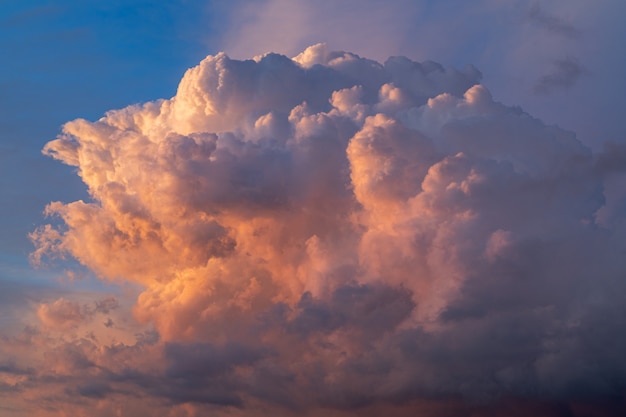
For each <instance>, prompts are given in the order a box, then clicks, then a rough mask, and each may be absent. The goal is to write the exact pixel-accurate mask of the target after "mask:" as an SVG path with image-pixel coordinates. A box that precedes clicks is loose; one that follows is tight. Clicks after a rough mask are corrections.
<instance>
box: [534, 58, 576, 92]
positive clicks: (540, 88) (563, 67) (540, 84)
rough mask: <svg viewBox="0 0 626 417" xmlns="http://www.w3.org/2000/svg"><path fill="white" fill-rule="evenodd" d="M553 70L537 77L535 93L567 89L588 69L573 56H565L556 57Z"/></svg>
mask: <svg viewBox="0 0 626 417" xmlns="http://www.w3.org/2000/svg"><path fill="white" fill-rule="evenodd" d="M553 67H554V69H553V71H552V72H551V73H549V74H547V75H544V76H543V77H541V78H539V79H538V80H537V82H536V83H535V86H534V88H533V91H534V92H535V93H536V94H551V93H554V92H557V91H562V90H567V89H569V88H570V87H572V86H573V85H574V84H576V82H577V81H578V79H579V78H580V77H581V76H582V75H584V74H587V73H588V71H587V70H586V69H585V67H583V66H582V65H580V64H579V63H578V61H577V60H576V59H575V58H572V57H567V58H564V59H558V60H556V61H554V63H553Z"/></svg>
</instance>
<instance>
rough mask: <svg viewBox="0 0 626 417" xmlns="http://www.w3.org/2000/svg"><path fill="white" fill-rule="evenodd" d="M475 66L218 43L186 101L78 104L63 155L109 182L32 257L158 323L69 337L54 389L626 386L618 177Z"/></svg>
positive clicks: (105, 402) (527, 391)
mask: <svg viewBox="0 0 626 417" xmlns="http://www.w3.org/2000/svg"><path fill="white" fill-rule="evenodd" d="M479 81H480V73H479V71H478V70H476V69H475V68H473V67H468V68H465V69H463V70H454V69H446V68H443V67H442V66H441V65H439V64H437V63H434V62H429V61H427V62H422V63H418V62H413V61H411V60H409V59H407V58H404V57H392V58H389V59H388V60H387V61H386V62H385V63H384V64H380V63H378V62H375V61H372V60H368V59H365V58H361V57H359V56H357V55H354V54H351V53H347V52H331V51H329V50H328V49H327V47H326V46H325V45H323V44H319V45H314V46H312V47H310V48H308V49H307V50H305V51H304V52H302V53H301V54H300V55H298V56H297V57H295V58H293V59H289V58H287V57H285V56H281V55H276V54H267V55H264V56H259V57H256V58H254V59H253V60H247V61H237V60H232V59H230V58H229V57H228V56H227V55H225V54H223V53H220V54H218V55H216V56H209V57H207V58H206V59H205V60H203V61H202V62H201V63H200V64H199V65H198V66H197V67H194V68H192V69H190V70H188V71H187V73H186V74H185V76H184V77H183V79H182V81H181V83H180V85H179V88H178V91H177V94H176V96H175V97H173V98H171V99H169V100H159V101H155V102H150V103H146V104H143V105H134V106H130V107H127V108H125V109H122V110H115V111H111V112H109V113H107V114H106V116H104V117H103V118H101V119H100V120H98V121H96V122H88V121H85V120H75V121H72V122H69V123H67V124H66V125H65V126H64V128H63V133H62V134H61V135H60V136H59V137H58V138H57V139H56V140H53V141H52V142H50V143H48V144H47V145H46V147H45V150H44V152H45V153H47V154H48V155H51V156H53V157H54V158H56V159H59V160H61V161H62V162H64V163H66V164H69V165H73V166H76V167H77V169H78V174H79V175H80V176H81V178H82V179H83V181H84V182H85V184H86V185H87V187H88V190H89V193H90V195H91V197H92V199H91V201H90V202H83V201H77V202H72V203H69V204H63V203H59V202H55V203H52V204H50V205H49V206H48V208H47V212H48V213H49V214H54V215H58V216H60V218H61V219H62V222H61V223H62V225H61V226H59V227H54V226H51V225H48V226H45V227H41V228H39V229H38V230H37V231H36V232H34V233H33V239H34V241H35V243H36V245H37V250H36V252H35V253H34V254H33V258H34V259H35V260H36V261H37V260H41V259H42V258H43V257H47V256H54V255H57V256H59V255H60V256H66V255H69V256H71V257H73V258H75V259H77V260H78V261H79V262H80V263H81V264H83V265H85V266H87V267H88V268H90V269H91V270H93V271H95V272H96V273H97V274H98V275H99V276H101V277H102V278H106V279H111V280H121V281H126V280H127V281H132V282H136V283H139V284H141V285H142V286H143V287H144V290H143V292H142V294H141V295H140V296H139V298H138V299H137V300H136V305H135V307H134V315H135V317H136V318H137V319H138V320H139V321H141V322H144V323H152V324H154V326H155V328H156V330H157V332H158V337H159V338H158V340H157V339H156V338H154V337H150V338H147V337H146V336H145V335H144V336H142V337H141V338H139V339H138V340H137V341H136V342H135V343H134V344H117V345H115V346H98V344H97V343H96V342H95V341H91V342H89V343H90V344H89V343H87V342H85V341H84V340H83V341H82V342H80V343H79V342H78V341H69V342H67V343H66V344H64V345H63V346H64V348H63V349H65V351H64V352H65V355H66V356H68V355H69V356H71V355H70V353H68V352H70V351H71V352H73V353H72V355H78V356H80V355H82V356H80V357H84V361H87V362H85V363H87V365H85V364H83V365H81V366H83V368H81V367H80V366H79V365H76V364H74V366H73V367H70V368H71V370H67V369H66V370H63V369H61V370H57V371H56V374H55V375H57V377H58V376H59V375H63V376H64V377H65V378H66V379H67V381H69V382H67V383H68V384H70V385H71V384H74V385H71V387H73V388H66V389H65V394H58V395H75V394H76V393H78V394H80V395H82V398H84V401H83V402H78V403H73V404H72V406H73V407H75V409H76V410H83V409H85V407H88V406H89V407H92V406H93V404H94V403H92V402H90V401H92V400H93V401H95V400H94V399H97V400H98V404H100V405H99V407H100V408H98V409H99V410H101V412H102V413H103V414H102V415H107V413H109V412H110V411H111V410H118V409H116V408H114V404H118V405H119V404H126V407H127V408H124V409H119V410H121V411H119V413H121V414H119V415H134V414H132V413H136V412H137V410H138V409H139V408H138V407H144V408H148V407H152V408H151V410H152V411H151V413H153V414H151V415H168V414H167V413H166V411H164V410H165V409H166V408H167V407H165V408H162V404H163V403H162V402H160V400H163V399H165V400H167V401H168V404H175V405H176V406H175V407H174V408H171V409H172V410H176V411H172V412H174V413H180V414H176V415H196V414H193V413H202V412H203V410H211V412H213V413H220V412H224V413H227V414H228V415H281V414H285V415H291V414H292V413H293V414H294V415H301V413H305V412H306V413H310V414H311V415H317V414H319V415H335V414H336V415H344V414H345V415H351V414H352V413H357V411H355V410H358V413H360V414H359V415H361V414H363V415H368V413H372V415H380V414H379V413H381V412H383V410H384V413H387V414H390V415H393V414H394V413H395V414H397V415H405V414H403V413H412V412H416V410H419V412H421V413H423V415H431V414H432V415H444V414H442V413H444V412H448V413H452V415H454V413H456V412H459V410H461V409H462V410H465V411H467V410H477V409H478V410H494V409H498V410H499V409H500V408H498V407H501V408H502V409H508V408H507V407H511V405H510V404H511V403H514V404H520V403H521V404H526V405H527V406H528V407H530V408H529V409H532V410H534V411H533V412H534V413H535V415H542V413H543V415H561V414H557V413H560V412H562V411H563V410H569V411H568V412H570V413H572V415H578V414H577V413H580V412H585V411H584V410H587V409H588V408H585V407H591V406H589V405H588V404H592V406H593V407H600V408H601V407H604V408H602V410H615V409H617V408H619V407H623V404H624V401H623V396H622V397H619V398H617V397H616V395H617V394H616V393H623V392H625V391H624V390H625V389H626V385H625V381H626V379H625V377H626V373H625V371H626V360H624V359H623V354H622V353H623V351H624V350H625V348H626V338H624V336H622V335H621V332H619V333H618V332H617V329H623V327H624V325H625V324H626V315H625V314H624V313H626V311H625V308H624V303H623V302H622V301H623V300H624V296H625V295H626V294H625V291H624V290H625V289H626V285H625V284H624V283H623V280H622V275H623V271H624V261H623V257H622V256H621V253H622V251H623V250H624V246H625V245H624V243H626V241H625V240H624V237H623V236H624V234H623V224H624V223H623V220H622V219H623V214H622V213H621V212H620V211H619V207H620V205H621V204H623V202H624V196H623V195H622V194H623V193H622V194H620V193H619V191H617V189H618V188H619V187H617V186H615V184H616V182H615V181H618V180H619V176H620V175H622V174H620V173H619V172H618V171H619V169H618V170H615V169H608V168H606V167H607V166H608V163H607V162H606V161H608V159H607V158H606V157H604V159H603V158H599V159H598V158H597V157H595V156H594V155H593V154H592V153H591V151H590V150H589V149H587V148H586V147H584V146H583V145H581V143H580V142H578V141H577V139H576V138H575V136H574V135H573V134H571V133H568V132H565V131H563V130H561V129H559V128H558V127H555V126H547V125H545V124H544V123H543V122H541V121H540V120H538V119H535V118H533V117H531V116H530V115H528V114H526V113H525V112H523V111H522V110H521V109H519V108H515V107H507V106H505V105H503V104H500V103H498V102H496V101H494V100H493V99H492V97H491V95H490V93H489V91H488V90H487V89H486V88H485V87H484V86H482V85H481V84H479ZM610 181H613V183H611V184H614V185H613V188H611V186H610V185H607V184H608V182H610ZM611 190H613V191H611ZM38 314H39V316H40V318H41V319H42V321H43V322H44V323H48V324H54V325H56V326H57V327H59V326H66V325H67V326H69V325H71V326H76V323H79V322H80V320H81V319H83V318H84V317H85V316H87V315H86V314H85V313H84V311H81V310H80V306H79V305H78V304H73V303H72V302H70V301H68V300H63V299H62V300H58V301H57V302H55V303H51V304H49V305H42V306H40V309H39V311H38ZM91 316H93V314H91ZM66 323H68V324H66ZM148 339H149V340H148ZM92 345H93V346H92ZM59 349H61V348H57V353H58V351H59ZM78 351H80V355H79V354H78V353H77V352H78ZM58 354H59V355H60V353H58ZM72 357H74V356H72ZM148 362H151V364H150V363H148ZM89 364H90V365H89ZM122 364H123V365H122ZM63 372H65V373H63ZM87 375H89V378H87ZM42 378H43V376H42ZM32 380H33V381H34V380H36V378H35V377H34V376H33V377H32ZM85 381H88V382H85ZM31 384H34V382H32V381H31ZM85 384H87V385H85ZM13 387H15V389H18V388H19V389H26V388H24V387H23V386H20V385H19V384H14V385H13ZM81 390H82V391H81ZM137 392H139V393H140V394H135V393H137ZM137 395H139V397H141V398H144V400H143V402H142V403H141V404H142V405H141V406H140V405H138V404H139V403H138V402H137V401H138V400H137V398H138V397H137ZM620 395H621V394H620ZM46 398H48V400H47V401H50V400H49V398H50V397H49V396H48V397H46ZM620 398H621V399H620ZM114 400H115V401H114ZM555 403H556V404H560V406H559V407H561V408H559V409H558V410H556V411H555V409H554V408H553V407H552V406H547V405H545V404H555ZM86 404H87V405H86ZM581 404H582V405H581ZM598 404H600V405H598ZM551 407H552V408H551ZM577 407H578V408H577ZM581 407H582V408H581ZM407 410H410V411H407ZM559 410H560V411H559ZM580 410H583V411H580ZM76 412H79V411H76ZM124 413H127V414H124ZM159 413H161V414H159ZM333 413H335V414H333ZM429 413H431V414H429ZM77 415H78V414H77ZM90 415H95V414H90ZM170 415H171V414H170ZM407 415H408V414H407ZM501 415H502V414H501Z"/></svg>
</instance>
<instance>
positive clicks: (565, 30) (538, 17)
mask: <svg viewBox="0 0 626 417" xmlns="http://www.w3.org/2000/svg"><path fill="white" fill-rule="evenodd" d="M528 19H529V20H530V21H531V22H532V23H534V24H535V25H536V26H538V27H540V28H542V29H544V30H546V31H548V32H551V33H553V34H555V35H560V36H564V37H566V38H570V39H575V38H578V37H579V36H580V35H581V32H580V30H579V29H578V28H576V27H575V26H574V25H572V24H570V23H568V22H566V21H565V20H563V19H561V18H559V17H557V16H553V15H551V14H548V13H546V12H545V11H544V10H543V9H542V8H541V6H539V4H537V3H535V4H534V5H533V7H532V8H531V9H530V12H529V13H528Z"/></svg>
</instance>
